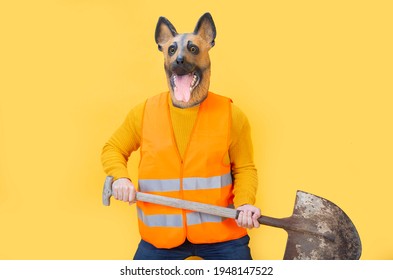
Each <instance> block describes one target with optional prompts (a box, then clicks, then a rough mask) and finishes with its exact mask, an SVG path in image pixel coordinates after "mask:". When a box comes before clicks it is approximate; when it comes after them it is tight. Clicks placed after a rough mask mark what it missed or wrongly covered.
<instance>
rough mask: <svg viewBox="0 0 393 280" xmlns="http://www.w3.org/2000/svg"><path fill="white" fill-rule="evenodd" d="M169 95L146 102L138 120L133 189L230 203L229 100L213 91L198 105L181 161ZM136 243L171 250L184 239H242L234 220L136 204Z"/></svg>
mask: <svg viewBox="0 0 393 280" xmlns="http://www.w3.org/2000/svg"><path fill="white" fill-rule="evenodd" d="M168 94H169V93H163V94H160V95H157V96H154V97H152V98H149V99H148V100H147V102H146V105H145V111H144V115H143V122H142V141H141V147H140V151H141V159H140V164H139V180H138V187H139V191H141V192H146V193H153V194H158V195H163V196H168V197H174V198H180V199H185V200H191V201H197V202H202V203H209V204H214V205H218V206H223V207H231V205H233V184H232V174H231V166H230V164H227V165H226V164H224V163H223V158H224V156H226V155H227V154H228V149H229V139H230V128H231V100H230V99H228V98H226V97H222V96H219V95H216V94H213V93H210V92H209V94H208V97H207V98H206V99H205V100H204V101H203V102H202V103H201V104H200V108H199V111H198V116H197V120H196V123H195V125H194V129H193V132H192V134H191V136H190V140H189V143H188V147H187V149H186V151H185V155H184V158H183V160H182V158H181V156H180V155H179V151H178V149H177V145H176V141H175V137H174V134H173V128H172V123H171V118H170V112H169V104H168V100H169V96H168ZM137 212H138V221H139V231H140V234H141V236H142V239H143V240H145V241H147V242H149V243H151V244H153V245H154V246H155V247H157V248H174V247H177V246H179V245H181V244H183V243H184V241H185V240H186V239H188V240H189V241H190V242H192V243H195V244H201V243H216V242H222V241H229V240H233V239H237V238H240V237H243V236H245V235H246V234H247V231H246V230H245V229H244V228H240V227H238V226H237V224H236V221H235V220H234V219H226V218H221V217H218V216H213V215H208V214H203V213H199V212H193V211H188V210H182V209H176V208H172V207H166V206H160V205H155V204H152V203H146V202H139V201H138V202H137Z"/></svg>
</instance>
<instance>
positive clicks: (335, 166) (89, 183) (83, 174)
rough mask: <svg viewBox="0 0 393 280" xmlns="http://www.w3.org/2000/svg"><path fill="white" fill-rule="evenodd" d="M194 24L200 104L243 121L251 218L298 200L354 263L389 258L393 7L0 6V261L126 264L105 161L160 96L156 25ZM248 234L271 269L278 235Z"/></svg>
mask: <svg viewBox="0 0 393 280" xmlns="http://www.w3.org/2000/svg"><path fill="white" fill-rule="evenodd" d="M206 11H209V12H211V14H212V15H213V18H214V20H215V23H216V27H217V39H216V46H215V47H214V48H213V49H212V50H211V52H210V55H211V60H212V77H211V88H210V89H211V90H212V91H213V92H216V93H218V94H221V95H225V96H228V97H231V98H232V99H233V101H234V102H235V103H236V104H237V105H238V106H239V107H240V108H241V109H242V110H243V111H244V112H245V113H246V114H247V116H248V118H249V121H250V123H251V126H252V137H253V142H254V149H255V162H256V165H257V168H258V173H259V176H260V183H259V191H258V194H257V206H259V207H260V208H261V209H262V212H263V213H264V214H265V215H269V216H273V217H286V216H290V215H291V213H292V210H293V206H294V199H295V194H296V190H298V189H300V190H304V191H308V192H311V193H313V194H316V195H319V196H322V197H325V198H327V199H329V200H331V201H332V202H334V203H336V204H337V205H339V206H340V207H341V208H342V209H343V210H344V211H345V212H346V213H347V214H348V215H349V216H350V217H351V219H352V221H353V222H354V224H355V225H356V227H357V228H358V231H359V233H360V236H361V239H362V244H363V254H362V259H393V238H392V232H393V226H392V222H391V221H392V214H393V213H392V212H393V211H392V210H393V203H392V197H393V132H392V126H393V125H392V123H393V110H392V105H393V97H392V94H393V83H392V78H393V67H392V65H393V55H392V50H393V39H392V27H393V17H392V12H393V5H392V2H391V1H378V0H373V1H371V0H370V1H342V0H340V1H337V0H334V1H312V0H310V1H303V0H299V1H257V0H255V1H207V0H206V1H205V0H201V1H178V0H173V1H125V0H123V1H120V0H107V1H103V0H84V1H82V0H81V1H76V0H74V1H71V0H69V1H67V0H63V1H61V0H59V1H50V0H47V1H43V0H39V1H2V2H1V3H0V26H1V27H0V95H1V99H0V100H1V101H0V248H1V249H0V259H131V258H132V256H133V254H134V252H135V249H136V246H137V243H138V241H139V234H138V229H137V221H136V211H135V206H131V207H130V206H128V205H126V204H124V203H120V202H116V201H113V200H112V205H111V206H110V207H104V206H102V204H101V192H102V185H103V182H104V179H105V174H104V172H103V170H102V167H101V162H100V153H101V149H102V147H103V145H104V143H105V142H106V141H107V139H108V138H109V137H110V135H111V134H112V133H113V132H114V131H115V129H116V128H117V127H118V126H119V125H120V124H121V123H122V122H123V120H124V118H125V116H126V114H127V113H128V111H129V110H130V109H131V108H132V107H133V106H134V105H136V104H138V103H140V102H142V101H144V100H145V99H146V98H147V97H149V96H152V95H155V94H157V93H160V92H162V91H164V90H166V89H167V85H166V80H165V74H164V71H163V57H162V54H161V53H160V52H159V51H158V50H157V46H156V45H155V42H154V29H155V25H156V22H157V19H158V17H159V16H166V17H167V18H168V19H169V20H171V22H172V23H173V24H174V25H175V26H176V28H177V30H178V31H179V32H190V31H192V30H193V28H194V26H195V24H196V22H197V20H198V18H199V17H200V16H201V15H202V14H203V13H204V12H206ZM137 162H138V155H134V156H132V157H131V160H130V164H129V170H130V173H131V174H132V176H133V178H135V180H136V165H137ZM250 235H251V238H252V241H251V249H252V253H253V256H254V258H255V259H281V258H282V256H283V253H284V250H285V242H286V238H287V237H286V233H285V231H284V230H281V229H275V228H270V227H266V226H262V227H261V228H259V229H254V230H252V231H250Z"/></svg>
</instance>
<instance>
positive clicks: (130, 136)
mask: <svg viewBox="0 0 393 280" xmlns="http://www.w3.org/2000/svg"><path fill="white" fill-rule="evenodd" d="M144 107H145V103H142V104H139V105H138V106H136V107H134V108H133V109H132V110H131V111H130V112H129V113H128V115H127V117H126V119H125V120H124V122H123V123H122V125H121V126H120V127H119V128H118V129H117V130H116V131H115V133H114V134H113V135H112V136H111V138H110V139H109V140H108V141H107V142H106V143H105V145H104V147H103V149H102V153H101V162H102V165H103V168H104V171H105V173H106V174H108V175H110V176H113V177H114V180H116V179H119V178H129V175H128V170H127V162H128V158H129V157H130V155H131V153H132V152H134V151H136V150H138V148H139V146H140V143H141V134H142V117H143V111H144Z"/></svg>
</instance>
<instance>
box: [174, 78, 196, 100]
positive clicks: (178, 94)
mask: <svg viewBox="0 0 393 280" xmlns="http://www.w3.org/2000/svg"><path fill="white" fill-rule="evenodd" d="M192 79H193V75H192V74H188V75H183V76H176V81H175V88H174V92H175V98H176V99H177V101H183V102H188V101H189V100H190V97H191V90H190V88H191V83H192Z"/></svg>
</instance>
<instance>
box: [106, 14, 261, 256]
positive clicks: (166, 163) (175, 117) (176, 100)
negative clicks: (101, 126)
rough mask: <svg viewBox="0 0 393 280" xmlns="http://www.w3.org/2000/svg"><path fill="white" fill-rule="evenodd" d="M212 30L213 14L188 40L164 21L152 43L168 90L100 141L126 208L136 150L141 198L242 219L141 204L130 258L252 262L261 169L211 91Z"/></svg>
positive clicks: (225, 103) (232, 115) (245, 128)
mask: <svg viewBox="0 0 393 280" xmlns="http://www.w3.org/2000/svg"><path fill="white" fill-rule="evenodd" d="M215 37H216V29H215V25H214V22H213V19H212V17H211V15H210V14H209V13H206V14H204V15H203V16H202V17H201V18H200V19H199V21H198V23H197V25H196V27H195V30H194V32H193V33H185V34H178V33H177V31H176V29H175V27H174V26H173V25H172V24H171V23H170V22H169V21H168V20H167V19H166V18H164V17H160V18H159V20H158V23H157V27H156V32H155V40H156V43H157V44H158V48H159V50H160V51H162V52H163V54H164V61H165V63H164V68H165V72H166V76H167V81H168V87H169V92H165V93H162V94H160V95H156V96H153V97H151V98H149V99H148V100H147V101H146V102H144V103H143V104H140V105H138V106H136V107H134V108H133V109H132V110H131V111H130V113H129V114H128V116H127V118H126V120H125V121H124V123H123V124H122V125H121V126H120V128H119V129H118V130H117V131H116V132H115V133H114V134H113V136H112V137H111V138H110V140H109V141H108V142H107V143H106V145H105V146H104V148H103V152H102V163H103V166H104V170H105V172H106V173H107V174H108V175H111V176H113V177H114V179H115V181H114V182H113V185H112V189H113V196H114V197H115V198H116V199H118V200H122V201H125V202H129V203H130V204H132V203H134V202H135V194H136V188H135V185H134V184H133V182H132V181H131V180H130V178H129V175H128V171H127V160H128V157H129V156H130V154H131V153H132V152H134V151H136V150H137V149H140V152H141V161H140V165H139V177H138V187H139V191H142V192H149V193H154V194H159V195H164V196H169V197H175V198H180V199H185V200H193V201H198V202H203V203H209V204H214V205H218V206H223V207H235V208H237V209H238V210H240V211H241V212H240V214H239V217H238V219H237V220H236V221H235V220H232V219H222V218H220V217H216V216H212V215H207V214H202V213H197V212H192V211H186V210H181V209H175V208H171V207H166V206H159V205H153V204H151V203H144V202H137V211H138V222H139V230H140V233H141V236H142V240H141V242H140V244H139V247H138V250H137V252H136V254H135V256H134V259H185V258H187V257H190V256H199V257H201V258H203V259H251V254H250V249H249V247H248V243H249V237H248V235H247V230H246V229H247V228H248V229H251V228H254V227H259V223H258V221H257V219H258V217H260V209H258V208H257V207H255V206H253V204H254V202H255V193H256V189H257V172H256V169H255V166H254V163H253V149H252V142H251V137H250V126H249V123H248V120H247V118H246V116H245V115H244V114H243V113H242V112H241V111H240V109H239V108H237V107H236V106H235V105H233V104H232V102H231V100H230V99H228V98H226V97H223V96H219V95H216V94H213V93H211V92H209V90H208V89H209V83H210V58H209V55H208V51H209V50H210V49H211V48H212V47H213V46H214V40H215Z"/></svg>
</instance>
